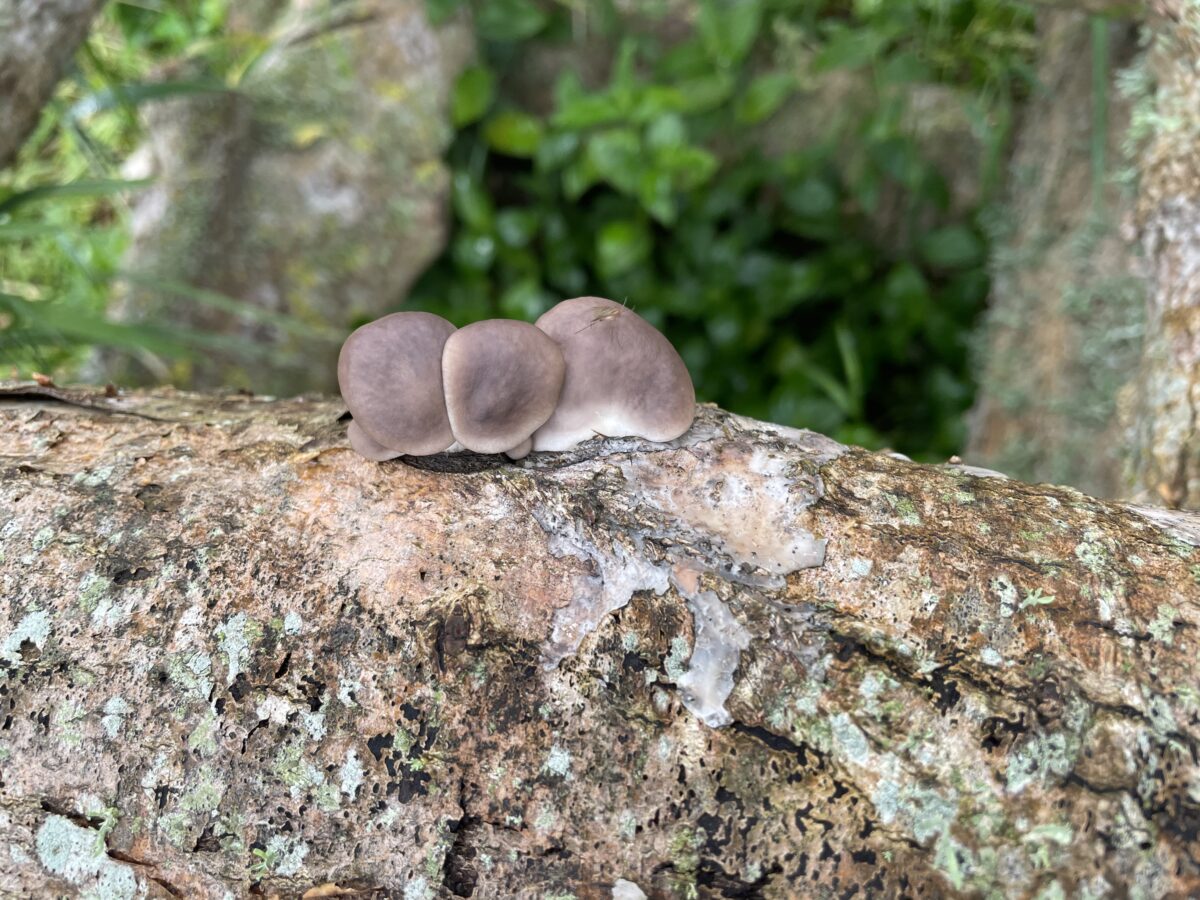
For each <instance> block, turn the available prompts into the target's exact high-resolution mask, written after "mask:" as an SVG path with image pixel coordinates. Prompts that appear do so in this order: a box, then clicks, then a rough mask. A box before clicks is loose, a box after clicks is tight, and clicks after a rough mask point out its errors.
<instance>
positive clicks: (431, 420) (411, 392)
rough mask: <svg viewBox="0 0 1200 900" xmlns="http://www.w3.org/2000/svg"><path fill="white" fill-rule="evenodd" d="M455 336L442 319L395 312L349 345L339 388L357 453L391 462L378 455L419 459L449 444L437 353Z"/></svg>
mask: <svg viewBox="0 0 1200 900" xmlns="http://www.w3.org/2000/svg"><path fill="white" fill-rule="evenodd" d="M453 333H454V326H453V325H451V324H450V323H449V322H447V321H446V320H445V319H443V318H442V317H441V316H435V315H433V314H432V313H426V312H400V313H393V314H392V315H390V316H384V317H383V318H382V319H376V320H375V321H374V322H370V323H368V324H366V325H364V326H362V327H361V328H359V329H358V330H357V331H355V332H354V333H353V334H351V335H350V337H348V338H346V343H344V344H343V345H342V352H341V354H340V355H339V356H338V385H339V387H340V388H341V390H342V398H343V399H344V400H345V401H346V405H347V406H348V407H350V413H351V415H353V416H354V423H352V433H351V434H350V442H351V444H352V445H353V446H354V449H355V450H357V451H358V452H359V453H362V455H363V456H366V457H367V458H368V459H388V458H390V456H383V455H381V454H382V453H384V452H387V451H391V456H399V455H401V454H409V455H411V456H424V455H428V454H430V453H440V452H441V451H443V450H445V449H446V448H447V447H449V446H450V445H451V444H453V443H454V435H453V433H452V432H451V431H450V420H449V417H448V416H447V415H446V404H445V401H444V400H443V395H442V348H443V346H444V345H445V343H446V339H447V338H449V337H450V336H451V335H452V334H453ZM353 425H357V428H354V427H353ZM360 429H361V434H360V433H359V430H360ZM367 439H369V442H368V440H367Z"/></svg>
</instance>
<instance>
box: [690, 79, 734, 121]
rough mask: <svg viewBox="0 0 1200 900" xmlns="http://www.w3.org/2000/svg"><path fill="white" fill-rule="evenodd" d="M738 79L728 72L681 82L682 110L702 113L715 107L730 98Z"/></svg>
mask: <svg viewBox="0 0 1200 900" xmlns="http://www.w3.org/2000/svg"><path fill="white" fill-rule="evenodd" d="M735 86H736V81H735V80H734V78H733V77H732V76H731V75H730V74H729V73H728V72H718V73H716V74H714V75H707V76H704V77H701V78H693V79H691V80H689V81H686V82H681V83H680V84H679V88H678V90H679V94H680V98H681V101H680V102H681V103H682V106H681V107H680V109H679V111H680V112H685V113H701V112H708V111H709V110H712V109H715V108H717V107H718V106H720V105H721V104H722V103H724V102H725V101H726V100H728V99H729V97H730V95H731V94H732V93H733V89H734V87H735Z"/></svg>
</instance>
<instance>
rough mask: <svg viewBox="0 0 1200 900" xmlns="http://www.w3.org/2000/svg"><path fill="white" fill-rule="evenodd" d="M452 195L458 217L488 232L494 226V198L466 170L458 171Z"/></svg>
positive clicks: (471, 225)
mask: <svg viewBox="0 0 1200 900" xmlns="http://www.w3.org/2000/svg"><path fill="white" fill-rule="evenodd" d="M451 197H452V199H453V201H454V211H455V213H457V214H458V217H459V218H460V219H462V220H463V221H464V222H466V223H467V225H469V226H470V227H471V228H473V229H475V230H476V231H481V232H486V231H490V230H491V228H492V222H493V219H494V215H495V212H494V210H493V209H492V199H491V198H490V197H489V196H488V195H487V193H486V192H485V191H484V190H483V188H482V187H480V186H479V182H477V181H476V180H475V179H474V178H472V177H471V176H470V175H468V174H467V173H466V172H456V173H455V175H454V179H453V181H452V182H451Z"/></svg>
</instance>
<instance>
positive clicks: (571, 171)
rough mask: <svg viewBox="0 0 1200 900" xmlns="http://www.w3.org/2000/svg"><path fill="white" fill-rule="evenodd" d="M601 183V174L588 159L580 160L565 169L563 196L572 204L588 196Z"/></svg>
mask: <svg viewBox="0 0 1200 900" xmlns="http://www.w3.org/2000/svg"><path fill="white" fill-rule="evenodd" d="M599 181H600V173H599V172H597V171H596V167H595V165H593V163H592V161H591V160H590V159H589V158H588V157H586V156H585V157H584V158H583V159H578V160H576V161H575V162H573V163H571V164H570V165H569V166H567V167H566V168H565V169H563V175H562V186H563V194H565V195H566V198H567V199H568V200H570V201H572V202H574V201H576V200H578V199H579V198H580V197H582V196H583V195H584V194H586V193H587V192H588V191H589V190H590V189H591V188H592V187H593V186H594V185H596V184H597V183H598V182H599Z"/></svg>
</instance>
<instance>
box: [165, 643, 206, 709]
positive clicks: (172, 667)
mask: <svg viewBox="0 0 1200 900" xmlns="http://www.w3.org/2000/svg"><path fill="white" fill-rule="evenodd" d="M167 675H168V677H169V678H170V679H171V683H172V684H174V685H176V686H177V687H180V688H182V689H183V690H184V691H186V692H187V693H188V694H190V695H191V696H192V697H194V698H195V699H197V700H207V699H208V696H209V695H210V694H211V693H212V689H213V685H214V681H213V678H212V658H211V657H210V656H209V655H208V654H207V653H202V652H199V651H197V652H194V653H184V654H181V655H176V656H172V657H171V659H170V660H169V661H168V662H167Z"/></svg>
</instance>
